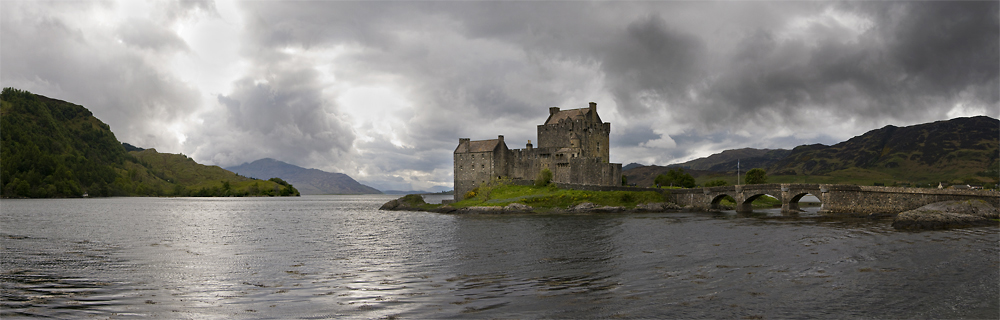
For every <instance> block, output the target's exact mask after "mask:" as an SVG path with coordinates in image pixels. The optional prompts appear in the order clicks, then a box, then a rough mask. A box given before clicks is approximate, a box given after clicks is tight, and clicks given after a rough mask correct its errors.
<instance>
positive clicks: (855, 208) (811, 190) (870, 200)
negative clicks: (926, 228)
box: [668, 184, 1000, 215]
mask: <svg viewBox="0 0 1000 320" xmlns="http://www.w3.org/2000/svg"><path fill="white" fill-rule="evenodd" d="M668 192H669V193H670V197H671V199H672V200H673V201H674V202H676V203H677V204H679V205H683V206H687V205H690V206H692V207H694V208H695V209H700V210H713V209H715V210H717V209H719V208H720V207H719V202H720V201H722V199H723V198H725V197H726V196H730V197H732V198H733V199H734V200H736V211H737V212H742V213H746V212H752V211H753V207H752V206H751V203H753V201H754V200H756V199H757V198H759V197H762V196H764V195H769V196H772V197H775V198H777V199H778V200H781V212H782V213H795V212H799V200H801V199H802V197H803V196H805V195H807V194H811V195H813V196H816V198H819V200H820V202H822V208H821V209H820V213H859V214H868V215H885V214H888V215H894V214H897V213H900V212H903V211H907V210H912V209H916V208H919V207H921V206H924V205H926V204H930V203H934V202H940V201H949V200H971V199H982V200H985V201H986V202H989V203H990V204H992V205H993V206H995V207H998V208H1000V192H998V191H989V190H956V189H924V188H900V187H877V186H857V185H843V184H753V185H739V186H723V187H710V188H694V189H671V190H669V191H668Z"/></svg>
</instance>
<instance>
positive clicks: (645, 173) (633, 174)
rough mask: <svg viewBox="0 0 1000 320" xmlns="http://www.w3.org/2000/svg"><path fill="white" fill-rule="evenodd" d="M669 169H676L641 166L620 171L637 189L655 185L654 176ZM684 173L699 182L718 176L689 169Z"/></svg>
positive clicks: (713, 173) (672, 166)
mask: <svg viewBox="0 0 1000 320" xmlns="http://www.w3.org/2000/svg"><path fill="white" fill-rule="evenodd" d="M671 169H677V167H676V166H674V165H669V166H642V167H636V168H633V169H629V170H624V171H622V175H624V176H626V177H627V178H626V179H628V183H629V184H633V183H634V184H635V185H636V186H637V187H650V186H654V185H656V183H655V182H653V180H655V179H656V176H658V175H661V174H666V173H667V171H670V170H671ZM684 172H685V173H688V174H690V175H691V176H692V177H694V178H695V180H697V181H699V182H700V181H701V180H705V179H704V178H703V177H715V176H718V175H719V174H720V173H718V172H715V171H706V170H689V169H684Z"/></svg>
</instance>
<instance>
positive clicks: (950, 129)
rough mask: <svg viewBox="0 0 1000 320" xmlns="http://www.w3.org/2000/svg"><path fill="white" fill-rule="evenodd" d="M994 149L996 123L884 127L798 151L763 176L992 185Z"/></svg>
mask: <svg viewBox="0 0 1000 320" xmlns="http://www.w3.org/2000/svg"><path fill="white" fill-rule="evenodd" d="M998 148H1000V120H997V119H993V118H990V117H986V116H977V117H968V118H955V119H951V120H946V121H937V122H932V123H924V124H918V125H913V126H908V127H896V126H885V127H883V128H880V129H875V130H872V131H869V132H867V133H865V134H863V135H860V136H857V137H854V138H851V139H849V140H847V141H844V142H841V143H838V144H836V145H832V146H825V145H805V146H798V147H796V148H795V149H793V150H792V152H791V154H789V155H788V156H787V157H785V158H784V159H782V160H781V161H778V162H776V163H774V164H773V165H772V166H771V167H770V168H769V169H768V172H769V174H776V175H827V174H831V173H836V172H837V171H841V170H847V169H852V168H858V169H864V170H869V171H872V172H878V173H881V174H885V175H888V176H890V177H892V178H894V179H896V180H902V181H914V182H922V181H929V182H933V181H951V180H955V179H957V180H961V181H967V182H965V183H982V182H993V183H995V180H996V178H997V173H996V172H997V167H998V153H1000V149H998ZM977 180H981V181H977Z"/></svg>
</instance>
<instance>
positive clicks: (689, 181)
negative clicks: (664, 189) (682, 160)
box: [653, 168, 695, 188]
mask: <svg viewBox="0 0 1000 320" xmlns="http://www.w3.org/2000/svg"><path fill="white" fill-rule="evenodd" d="M653 182H655V183H656V184H657V185H659V186H676V187H684V188H694V186H695V183H694V177H692V176H691V174H689V173H687V172H684V169H683V168H677V169H670V171H667V173H666V174H661V175H658V176H656V179H655V180H653Z"/></svg>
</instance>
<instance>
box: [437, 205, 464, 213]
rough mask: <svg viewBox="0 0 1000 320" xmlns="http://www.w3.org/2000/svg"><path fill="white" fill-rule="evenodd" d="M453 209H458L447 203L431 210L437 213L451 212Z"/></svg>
mask: <svg viewBox="0 0 1000 320" xmlns="http://www.w3.org/2000/svg"><path fill="white" fill-rule="evenodd" d="M455 211H458V209H457V208H455V207H452V206H451V205H447V204H446V205H443V206H440V207H437V208H434V209H432V210H431V212H437V213H453V212H455Z"/></svg>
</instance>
